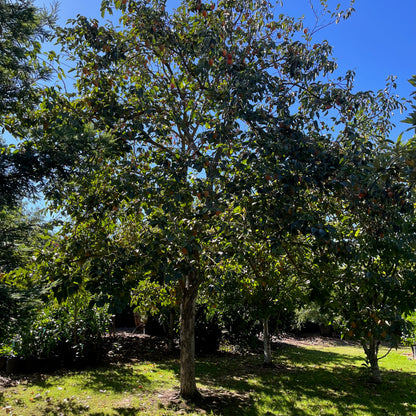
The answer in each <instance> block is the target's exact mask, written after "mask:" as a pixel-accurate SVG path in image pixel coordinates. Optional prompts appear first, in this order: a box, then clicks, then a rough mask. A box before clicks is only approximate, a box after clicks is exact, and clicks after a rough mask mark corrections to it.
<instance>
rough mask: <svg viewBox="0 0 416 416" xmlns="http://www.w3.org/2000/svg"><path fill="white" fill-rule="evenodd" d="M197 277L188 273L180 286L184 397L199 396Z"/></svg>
mask: <svg viewBox="0 0 416 416" xmlns="http://www.w3.org/2000/svg"><path fill="white" fill-rule="evenodd" d="M196 280H197V279H196V278H195V276H194V275H193V274H189V275H188V276H187V278H186V282H185V284H184V285H183V287H182V301H181V318H180V322H181V327H180V349H181V351H180V394H181V396H182V397H183V398H185V399H190V400H195V399H198V398H199V397H200V393H199V391H198V389H197V387H196V379H195V301H196V296H197V293H198V285H197V281H196Z"/></svg>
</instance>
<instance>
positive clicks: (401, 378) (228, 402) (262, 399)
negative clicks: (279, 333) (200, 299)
mask: <svg viewBox="0 0 416 416" xmlns="http://www.w3.org/2000/svg"><path fill="white" fill-rule="evenodd" d="M409 352H410V351H409V350H407V349H406V350H399V351H392V352H391V353H390V354H389V355H388V356H387V357H386V358H384V359H383V360H382V362H381V368H382V371H383V377H384V384H382V385H374V384H371V383H368V381H367V375H368V373H367V370H366V368H365V367H364V366H363V365H362V364H363V360H362V358H363V354H362V351H361V349H360V348H359V347H354V346H329V347H322V346H307V347H299V346H298V347H294V346H286V347H284V348H281V349H279V350H277V351H276V352H275V356H274V359H275V363H276V364H277V366H276V368H263V367H262V365H261V364H262V357H261V356H256V355H232V354H227V353H223V354H218V355H216V356H211V357H207V358H201V359H200V360H198V363H197V369H196V370H197V371H196V373H197V380H198V386H199V388H200V390H201V392H202V393H203V395H204V399H203V400H202V401H201V402H200V403H198V404H197V405H191V404H189V403H188V404H187V403H185V402H183V401H181V400H179V399H178V398H177V397H175V395H176V394H177V392H178V387H179V381H178V372H179V364H178V361H177V360H176V359H166V360H163V361H159V362H150V361H146V362H139V361H137V362H134V363H131V364H127V365H122V364H119V365H112V366H109V367H106V368H99V369H93V370H86V371H78V372H65V373H62V374H55V375H50V376H43V377H39V378H34V379H31V381H28V382H22V383H21V384H19V385H17V386H15V387H9V388H5V389H3V392H2V393H1V396H0V408H1V409H2V410H1V411H2V412H3V414H9V415H22V416H29V415H30V416H36V415H59V416H64V415H95V416H104V415H124V416H129V415H156V416H170V415H177V414H187V415H199V414H206V415H247V416H250V415H252V416H260V415H264V416H271V415H304V416H306V415H308V416H309V415H380V416H381V415H415V414H416V361H413V360H410V359H409V357H408V356H405V355H403V354H404V353H409ZM382 354H383V352H382ZM0 414H1V412H0Z"/></svg>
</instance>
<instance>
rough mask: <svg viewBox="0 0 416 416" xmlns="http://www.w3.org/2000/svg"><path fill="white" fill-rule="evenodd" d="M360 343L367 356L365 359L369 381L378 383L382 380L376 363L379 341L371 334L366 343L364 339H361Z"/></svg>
mask: <svg viewBox="0 0 416 416" xmlns="http://www.w3.org/2000/svg"><path fill="white" fill-rule="evenodd" d="M362 345H363V348H364V351H365V354H366V357H367V361H368V363H369V364H370V370H371V376H370V381H371V382H372V383H377V384H380V383H381V382H382V378H381V372H380V367H379V365H378V362H379V359H378V349H379V346H380V341H378V340H376V339H375V338H374V337H373V336H371V337H370V338H369V340H368V343H367V342H366V341H365V340H363V341H362Z"/></svg>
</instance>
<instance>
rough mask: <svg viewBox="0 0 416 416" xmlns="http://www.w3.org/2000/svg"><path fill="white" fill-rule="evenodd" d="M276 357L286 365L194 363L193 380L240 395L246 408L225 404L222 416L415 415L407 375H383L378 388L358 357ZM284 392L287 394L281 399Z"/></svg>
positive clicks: (415, 381)
mask: <svg viewBox="0 0 416 416" xmlns="http://www.w3.org/2000/svg"><path fill="white" fill-rule="evenodd" d="M276 358H277V360H280V362H282V363H287V362H290V363H292V365H285V364H283V365H277V366H276V367H275V368H263V367H262V366H261V362H262V361H261V357H253V356H251V357H232V356H229V357H225V358H224V359H221V360H219V362H218V365H217V368H216V366H215V365H213V364H215V362H211V363H210V362H209V361H202V362H198V365H197V376H198V380H199V381H200V382H201V383H202V384H204V385H207V386H212V388H213V389H214V388H215V389H224V390H227V391H234V392H246V398H247V403H246V405H245V406H244V405H243V404H241V405H239V406H238V413H235V407H233V406H234V404H233V403H232V402H230V405H229V406H224V408H223V410H222V411H221V412H220V413H218V414H220V415H224V416H225V415H234V414H241V415H247V416H252V415H258V414H260V413H261V414H269V415H273V414H285V415H304V416H307V415H309V414H310V413H311V411H313V412H314V413H317V414H326V413H328V414H329V413H332V412H333V411H334V409H336V411H337V412H338V413H337V414H340V415H350V414H351V413H353V412H354V410H353V409H357V408H360V409H362V410H363V413H364V412H365V413H368V414H371V415H376V416H377V415H380V416H381V415H383V416H385V415H386V414H391V415H405V414H411V411H416V406H415V404H414V393H413V392H414V391H415V389H416V375H415V374H413V373H406V372H396V371H386V370H385V371H384V383H383V384H381V385H374V384H372V383H369V382H368V381H367V380H368V373H367V369H366V368H365V367H363V366H362V365H357V364H359V363H360V364H361V363H362V361H363V360H362V359H361V358H360V357H354V356H350V355H345V354H341V353H335V352H332V351H325V350H323V351H322V350H311V349H307V348H302V347H292V348H287V349H284V350H283V351H279V354H278V355H277V356H276ZM386 389H388V392H389V394H388V395H387V394H386ZM288 391H290V392H291V393H290V394H286V392H288ZM302 401H304V402H307V403H308V405H310V406H312V407H313V409H312V408H309V407H308V408H307V409H306V408H301V407H300V406H299V405H298V402H302ZM260 407H261V408H262V410H261V411H260ZM265 408H267V411H265V410H264V409H265ZM265 412H266V413H265Z"/></svg>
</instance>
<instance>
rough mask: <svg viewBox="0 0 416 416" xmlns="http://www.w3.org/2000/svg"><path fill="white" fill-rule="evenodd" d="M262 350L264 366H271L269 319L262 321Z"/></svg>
mask: <svg viewBox="0 0 416 416" xmlns="http://www.w3.org/2000/svg"><path fill="white" fill-rule="evenodd" d="M263 350H264V362H263V364H264V365H265V366H271V365H272V364H273V360H272V347H271V340H270V332H269V317H266V318H264V319H263Z"/></svg>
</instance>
